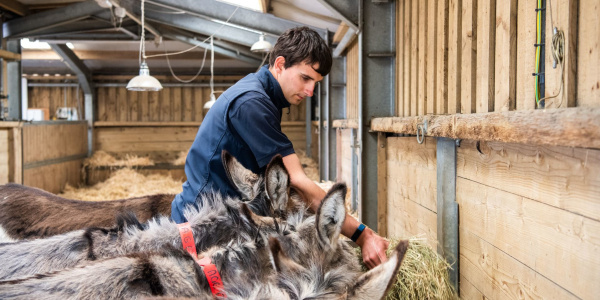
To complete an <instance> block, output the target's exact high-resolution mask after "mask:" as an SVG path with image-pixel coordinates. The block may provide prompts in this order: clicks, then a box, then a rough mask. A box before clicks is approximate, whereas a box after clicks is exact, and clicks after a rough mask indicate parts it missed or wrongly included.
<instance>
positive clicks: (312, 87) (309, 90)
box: [304, 83, 315, 97]
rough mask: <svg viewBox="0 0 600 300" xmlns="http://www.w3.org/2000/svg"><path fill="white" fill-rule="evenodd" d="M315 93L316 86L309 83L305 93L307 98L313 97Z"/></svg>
mask: <svg viewBox="0 0 600 300" xmlns="http://www.w3.org/2000/svg"><path fill="white" fill-rule="evenodd" d="M314 91H315V84H314V83H309V84H308V86H307V87H306V91H304V93H305V94H306V97H312V96H313V93H314Z"/></svg>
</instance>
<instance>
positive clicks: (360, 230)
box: [350, 223, 366, 243]
mask: <svg viewBox="0 0 600 300" xmlns="http://www.w3.org/2000/svg"><path fill="white" fill-rule="evenodd" d="M365 227H366V226H365V224H362V223H361V224H360V225H358V228H356V231H355V232H354V234H353V235H352V237H351V238H350V239H351V240H352V241H353V242H355V243H356V241H357V240H358V238H359V237H360V235H361V234H362V233H363V231H364V230H365Z"/></svg>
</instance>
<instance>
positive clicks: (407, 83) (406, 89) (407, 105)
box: [402, 0, 412, 117]
mask: <svg viewBox="0 0 600 300" xmlns="http://www.w3.org/2000/svg"><path fill="white" fill-rule="evenodd" d="M411 5H412V0H405V1H404V3H403V6H404V32H403V35H404V57H403V58H402V59H403V60H404V63H403V65H404V69H403V72H404V75H403V76H404V82H403V84H402V87H403V97H402V98H403V101H404V108H403V114H402V116H405V117H406V116H410V112H411V100H410V99H411V90H410V87H411V76H412V74H411V73H410V71H411V70H412V67H411V66H412V63H411V61H410V59H411V58H412V51H411V50H412V48H411V45H412V36H411V34H412V29H411V25H412V23H411V18H412V14H411V12H412V8H411Z"/></svg>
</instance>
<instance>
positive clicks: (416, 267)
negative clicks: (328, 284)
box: [356, 237, 459, 300]
mask: <svg viewBox="0 0 600 300" xmlns="http://www.w3.org/2000/svg"><path fill="white" fill-rule="evenodd" d="M400 240H401V239H397V238H393V239H390V245H389V247H388V250H387V251H386V254H387V255H390V253H391V252H392V251H393V249H394V248H395V247H396V245H398V242H399V241H400ZM409 241H410V244H409V247H408V251H407V252H406V255H405V256H404V261H403V262H402V266H401V267H400V270H399V271H398V275H397V278H396V282H395V283H394V285H393V286H392V288H391V289H390V291H389V293H388V295H387V297H386V299H387V300H399V299H411V300H412V299H415V300H416V299H442V300H446V299H459V298H458V296H457V295H456V292H455V291H454V288H453V287H452V284H451V283H450V280H449V277H448V269H449V268H450V265H449V264H448V263H447V262H446V260H444V258H442V257H441V256H440V255H438V254H437V252H435V251H434V250H433V249H431V247H430V246H429V245H427V243H426V242H425V240H424V238H419V237H413V238H410V239H409ZM356 249H357V250H356V253H357V256H358V257H359V260H360V261H361V262H362V253H361V251H360V248H356ZM363 270H364V271H366V270H367V268H366V266H364V265H363Z"/></svg>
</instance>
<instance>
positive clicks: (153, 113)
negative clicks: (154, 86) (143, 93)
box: [147, 92, 160, 121]
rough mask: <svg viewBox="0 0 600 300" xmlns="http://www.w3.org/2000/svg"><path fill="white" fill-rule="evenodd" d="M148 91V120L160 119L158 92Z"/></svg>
mask: <svg viewBox="0 0 600 300" xmlns="http://www.w3.org/2000/svg"><path fill="white" fill-rule="evenodd" d="M147 93H148V97H149V98H148V109H149V111H150V114H149V119H148V121H160V110H159V108H160V100H159V96H160V94H159V93H158V92H147Z"/></svg>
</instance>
